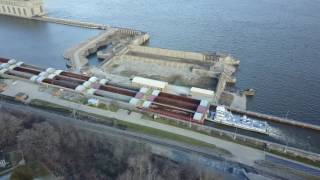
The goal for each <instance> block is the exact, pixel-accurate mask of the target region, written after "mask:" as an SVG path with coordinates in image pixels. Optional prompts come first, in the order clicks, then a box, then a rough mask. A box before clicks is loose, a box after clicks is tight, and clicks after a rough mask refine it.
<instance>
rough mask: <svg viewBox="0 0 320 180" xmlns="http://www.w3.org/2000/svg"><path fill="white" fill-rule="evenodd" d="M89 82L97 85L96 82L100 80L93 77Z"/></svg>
mask: <svg viewBox="0 0 320 180" xmlns="http://www.w3.org/2000/svg"><path fill="white" fill-rule="evenodd" d="M89 81H90V82H92V83H95V82H97V81H98V78H97V77H94V76H93V77H91V78H90V79H89Z"/></svg>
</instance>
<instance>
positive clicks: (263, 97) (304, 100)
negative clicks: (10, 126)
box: [0, 0, 320, 150]
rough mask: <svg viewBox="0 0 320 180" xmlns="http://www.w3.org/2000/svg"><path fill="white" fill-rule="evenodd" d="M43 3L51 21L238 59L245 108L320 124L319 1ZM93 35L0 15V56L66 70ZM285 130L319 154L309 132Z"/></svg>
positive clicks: (75, 0)
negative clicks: (108, 28)
mask: <svg viewBox="0 0 320 180" xmlns="http://www.w3.org/2000/svg"><path fill="white" fill-rule="evenodd" d="M44 2H45V10H46V11H47V12H48V15H49V16H53V17H63V18H71V19H78V20H84V21H90V22H98V23H104V24H110V25H113V26H120V27H128V28H134V29H139V30H143V31H146V32H148V33H150V35H151V41H150V43H149V45H150V46H153V47H163V48H172V49H178V50H187V51H200V52H220V53H230V54H231V55H233V56H234V57H236V58H238V59H239V60H240V61H241V64H240V67H239V70H238V72H237V74H236V77H237V80H238V82H237V84H236V86H237V88H238V89H245V88H255V89H256V90H257V94H256V96H255V97H253V98H250V99H249V100H248V109H249V110H253V111H258V112H262V113H266V114H273V115H276V116H280V117H284V116H285V115H286V114H287V112H288V118H293V119H296V120H300V121H304V122H307V123H315V124H319V125H320V93H319V89H320V70H319V69H320V20H319V19H320V13H318V11H319V10H320V1H319V0H290V1H289V0H242V1H237V0H223V1H219V0H200V1H199V0H163V1H158V0H148V1H147V0H135V1H131V0H93V1H87V0H68V1H63V0H45V1H44ZM97 33H98V31H97V30H88V29H83V28H75V27H69V26H63V25H56V24H50V23H44V22H36V21H30V20H24V19H19V18H13V17H6V16H0V39H1V42H2V43H1V44H0V56H3V57H14V58H17V59H21V60H23V61H25V62H28V63H31V64H37V65H39V66H43V67H48V66H51V67H56V68H65V61H64V60H63V57H62V54H63V53H64V51H65V50H66V49H67V48H70V47H72V46H73V45H76V44H77V43H79V42H80V41H82V40H84V39H86V38H88V37H91V36H94V35H95V34H97ZM286 131H290V132H286V134H287V135H286V136H285V137H286V138H287V137H290V134H291V135H295V136H299V138H297V139H299V141H300V142H304V143H305V142H308V141H312V142H310V143H307V144H308V146H309V147H311V148H312V147H313V148H315V149H317V150H319V149H320V148H319V146H318V145H317V138H314V136H313V135H314V134H313V135H311V136H312V138H311V139H312V140H310V136H309V135H308V132H305V133H306V134H305V133H303V134H295V132H294V130H292V129H291V130H290V129H287V130H286ZM304 138H307V139H304ZM284 141H287V140H282V142H284ZM300 146H305V145H304V144H301V145H300ZM314 146H317V147H314Z"/></svg>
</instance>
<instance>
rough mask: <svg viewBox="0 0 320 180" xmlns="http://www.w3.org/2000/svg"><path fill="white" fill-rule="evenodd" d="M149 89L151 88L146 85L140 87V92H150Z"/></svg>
mask: <svg viewBox="0 0 320 180" xmlns="http://www.w3.org/2000/svg"><path fill="white" fill-rule="evenodd" d="M148 90H149V89H148V88H146V87H142V88H140V92H141V93H144V94H145V93H147V92H148Z"/></svg>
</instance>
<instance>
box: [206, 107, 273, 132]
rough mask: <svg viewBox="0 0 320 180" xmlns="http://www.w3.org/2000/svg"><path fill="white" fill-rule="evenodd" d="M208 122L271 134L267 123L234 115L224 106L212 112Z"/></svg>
mask: <svg viewBox="0 0 320 180" xmlns="http://www.w3.org/2000/svg"><path fill="white" fill-rule="evenodd" d="M208 120H209V121H213V122H215V123H220V124H224V125H227V126H232V127H236V128H241V129H245V130H249V131H253V132H258V133H262V134H269V131H268V129H269V125H268V123H267V122H265V121H260V120H255V119H251V118H248V117H247V116H246V115H243V116H241V115H237V114H232V113H231V112H230V111H228V110H227V109H226V108H225V107H224V106H217V108H216V112H210V113H209V117H208Z"/></svg>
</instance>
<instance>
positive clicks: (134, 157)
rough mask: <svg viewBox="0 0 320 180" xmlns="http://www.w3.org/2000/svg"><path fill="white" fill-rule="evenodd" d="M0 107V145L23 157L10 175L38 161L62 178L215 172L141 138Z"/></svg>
mask: <svg viewBox="0 0 320 180" xmlns="http://www.w3.org/2000/svg"><path fill="white" fill-rule="evenodd" d="M0 111H1V112H0V128H1V129H0V145H1V148H2V150H3V151H12V150H20V151H22V152H23V155H24V159H25V162H26V166H23V167H22V168H20V169H18V170H19V171H18V173H14V175H15V177H14V178H16V176H17V175H19V174H22V175H26V174H27V175H28V177H31V175H30V174H28V172H27V173H25V172H24V171H30V167H32V166H33V164H34V163H35V162H37V163H38V164H41V165H43V166H44V167H45V168H42V169H46V172H49V173H50V174H51V175H54V176H55V177H61V178H63V179H119V180H122V179H123V180H124V179H130V180H136V179H155V180H158V179H159V180H162V179H172V180H175V179H184V180H188V179H190V180H191V179H203V180H205V179H219V178H221V177H219V176H217V175H215V174H213V173H212V172H209V171H208V170H205V169H201V170H200V168H195V167H196V165H194V164H192V165H191V164H189V163H179V162H175V161H172V160H169V159H167V158H166V157H162V156H159V155H155V154H152V152H151V149H150V147H149V146H148V145H146V144H142V143H138V142H135V141H130V140H128V139H126V138H121V137H118V136H106V135H101V134H97V133H95V132H89V131H85V130H80V129H77V128H75V127H73V126H70V125H66V124H59V123H52V122H51V121H50V122H48V121H47V120H46V119H45V118H43V117H39V116H36V115H32V114H22V113H20V112H18V111H11V110H10V111H9V110H4V109H3V108H2V109H0ZM28 169H29V170H28ZM40 169H41V168H40ZM38 174H42V173H41V172H38ZM32 177H34V175H32Z"/></svg>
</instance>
